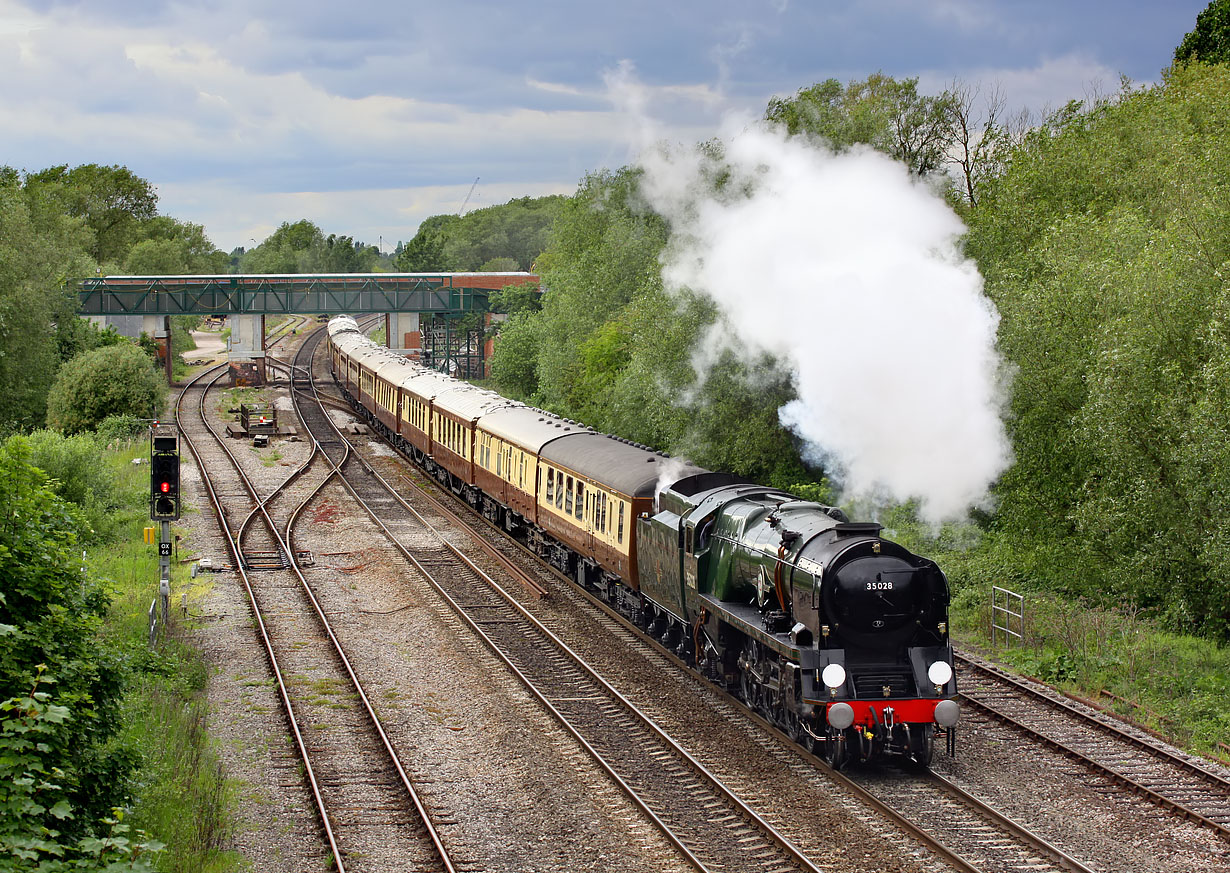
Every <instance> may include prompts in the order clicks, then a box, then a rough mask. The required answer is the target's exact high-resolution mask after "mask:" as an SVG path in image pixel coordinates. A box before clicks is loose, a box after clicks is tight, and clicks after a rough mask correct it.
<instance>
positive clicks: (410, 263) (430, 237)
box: [393, 215, 459, 273]
mask: <svg viewBox="0 0 1230 873" xmlns="http://www.w3.org/2000/svg"><path fill="white" fill-rule="evenodd" d="M458 220H459V219H458V218H457V216H456V215H433V216H431V217H430V218H425V219H423V222H422V224H420V225H419V229H418V232H417V233H415V235H414V238H413V239H412V240H410V242H408V243H406V244H405V245H404V246H403V247H402V249H401V251H400V252H398V253H397V255H396V257H394V258H393V266H394V267H395V268H396V269H397V270H400V271H401V272H403V273H438V272H443V271H445V270H447V269H448V260H447V259H446V258H445V255H444V242H445V240H446V238H447V234H448V230H449V228H450V227H452V225H453V224H455V223H456V222H457V221H458Z"/></svg>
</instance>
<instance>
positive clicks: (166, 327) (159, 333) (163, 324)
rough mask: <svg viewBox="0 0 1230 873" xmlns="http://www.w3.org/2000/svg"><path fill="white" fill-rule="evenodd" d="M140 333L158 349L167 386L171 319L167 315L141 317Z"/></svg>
mask: <svg viewBox="0 0 1230 873" xmlns="http://www.w3.org/2000/svg"><path fill="white" fill-rule="evenodd" d="M141 333H143V334H146V335H148V336H149V337H150V339H152V340H153V341H154V345H156V346H157V347H158V360H159V361H161V362H162V368H163V369H164V370H165V371H166V374H167V384H168V385H170V384H171V383H172V381H174V380H173V379H172V378H171V317H170V316H169V315H142V316H141Z"/></svg>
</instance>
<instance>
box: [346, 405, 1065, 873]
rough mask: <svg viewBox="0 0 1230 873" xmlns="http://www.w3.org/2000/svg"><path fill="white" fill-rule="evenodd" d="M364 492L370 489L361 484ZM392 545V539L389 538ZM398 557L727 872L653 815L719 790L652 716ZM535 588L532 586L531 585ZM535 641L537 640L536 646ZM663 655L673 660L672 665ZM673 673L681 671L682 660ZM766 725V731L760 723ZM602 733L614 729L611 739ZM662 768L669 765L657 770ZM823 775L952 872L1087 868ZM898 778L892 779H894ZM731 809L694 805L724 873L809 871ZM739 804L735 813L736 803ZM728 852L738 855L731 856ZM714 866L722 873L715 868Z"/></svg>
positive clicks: (940, 798)
mask: <svg viewBox="0 0 1230 873" xmlns="http://www.w3.org/2000/svg"><path fill="white" fill-rule="evenodd" d="M330 424H331V423H330ZM339 435H340V434H339ZM363 474H364V475H363V477H362V480H361V481H363V483H364V484H361V485H357V486H356V488H357V490H358V489H362V490H368V489H371V490H375V491H379V492H382V493H384V494H390V493H391V494H394V495H395V494H396V492H395V490H394V489H393V488H392V487H391V486H390V485H389V484H388V483H387V482H385V481H384V480H383V479H381V478H380V476H379V475H378V474H377V473H375V471H373V470H371V469H370V468H367V467H366V466H365V468H364V470H363ZM403 478H404V477H403ZM407 481H408V482H409V481H410V480H407ZM369 482H374V483H376V484H374V485H369V484H367V483H369ZM412 484H413V483H412ZM415 493H416V494H421V495H422V496H423V497H425V498H427V499H428V500H429V501H430V503H431V505H432V509H433V511H435V512H439V513H441V514H443V515H445V516H446V517H447V518H448V519H449V520H450V521H451V522H453V523H454V524H456V525H458V526H460V527H462V528H464V529H470V530H475V529H486V530H492V531H493V530H495V528H494V526H492V525H490V524H489V523H487V522H486V521H485V520H483V519H481V518H479V517H477V516H475V515H473V513H469V512H465V511H463V512H462V513H460V514H459V513H456V512H454V511H453V510H452V509H450V508H449V507H447V506H445V504H444V503H443V502H441V501H440V500H438V499H436V498H434V497H432V496H431V495H430V494H429V493H428V492H425V491H422V490H420V489H415ZM382 499H383V498H382ZM397 500H398V502H399V503H400V504H401V505H402V507H403V508H404V509H405V510H406V511H408V512H410V513H413V514H415V515H416V517H418V518H419V520H420V521H421V523H422V524H428V523H427V521H426V520H425V519H422V517H421V516H418V514H417V512H416V511H415V510H413V509H411V508H410V507H409V506H408V505H407V504H406V503H405V501H404V500H402V499H401V498H400V497H397ZM372 516H373V519H375V520H376V521H377V523H378V524H382V526H386V527H387V526H388V524H386V523H391V524H392V525H394V526H396V525H399V524H401V523H402V522H401V521H400V520H398V519H390V518H388V517H384V518H382V517H381V516H380V515H378V514H377V513H375V512H373V513H372ZM390 530H391V528H390ZM392 536H393V538H394V539H395V540H396V535H392ZM476 541H477V542H479V543H481V544H482V547H483V548H484V550H485V551H486V552H487V553H488V554H489V555H491V556H492V557H493V558H495V559H496V560H498V561H500V562H501V563H502V564H504V565H505V569H510V571H511V572H512V575H513V576H514V577H515V578H520V579H528V578H529V577H528V575H527V574H526V573H525V572H524V571H522V570H520V569H519V568H516V567H511V568H510V567H509V566H508V565H509V563H510V562H509V559H508V558H507V557H506V556H505V555H503V553H502V552H501V551H500V550H499V549H496V548H495V547H494V546H492V545H491V544H490V543H488V542H487V538H486V537H484V536H482V535H481V534H479V535H477V536H476ZM518 548H519V546H518ZM404 551H405V553H406V555H407V558H408V559H409V560H411V561H412V562H413V563H415V564H416V566H419V567H420V569H421V570H422V571H423V572H424V573H425V574H426V575H428V576H429V577H431V578H432V579H433V580H435V581H433V582H432V584H433V586H434V587H436V588H437V590H438V591H440V592H441V594H443V595H444V596H445V597H446V599H447V600H448V601H449V603H450V605H451V606H452V608H453V609H454V611H456V612H457V613H458V615H460V616H461V617H462V618H463V620H465V621H466V623H467V624H468V625H469V626H470V627H471V629H472V630H473V631H474V632H475V633H476V634H477V635H479V636H480V637H481V638H482V639H483V640H484V642H485V643H486V644H487V645H488V646H489V647H490V648H492V649H493V650H494V651H496V652H497V654H499V655H500V657H501V658H503V659H504V660H505V662H506V663H507V664H508V665H509V667H510V668H511V669H512V670H513V672H514V673H515V674H516V675H518V676H519V678H521V679H522V681H523V682H525V683H526V684H527V686H528V687H530V688H531V691H532V692H533V693H534V694H535V695H536V696H537V697H538V698H539V700H540V701H541V702H542V703H543V704H544V705H545V706H546V707H547V708H548V710H549V711H550V712H551V713H552V714H553V715H554V716H555V717H556V718H557V719H558V720H559V721H560V722H561V723H562V724H564V725H565V727H566V728H567V729H568V730H569V731H570V732H571V733H572V734H573V736H574V737H576V738H577V740H578V741H579V742H581V744H582V745H583V746H584V748H585V749H586V750H587V751H588V752H589V753H590V754H591V755H592V756H594V757H595V759H596V760H598V761H599V762H600V764H601V765H602V766H603V767H604V769H606V770H607V772H608V773H609V774H610V775H611V776H612V778H613V779H614V780H615V781H616V782H617V783H618V784H619V785H620V786H621V787H622V788H623V789H624V790H625V791H628V792H630V793H631V794H633V795H636V796H639V797H640V799H639V800H637V801H636V802H637V803H638V804H639V805H641V806H642V809H644V810H645V811H646V813H647V814H648V815H650V816H651V817H652V819H653V820H654V821H655V823H656V824H657V825H658V826H659V828H660V829H662V830H663V832H664V833H666V834H667V835H668V839H670V840H671V841H672V842H674V843H675V844H676V845H677V846H679V847H680V849H681V851H685V852H686V853H687V856H688V857H689V860H691V861H693V863H697V864H701V865H704V866H701V867H700V869H728V867H727V866H724V864H729V863H730V858H731V857H732V856H730V855H729V850H727V849H724V848H723V849H721V850H720V851H719V852H718V853H716V854H717V857H713V858H710V859H706V858H701V857H695V856H694V855H693V854H692V853H691V850H690V849H688V848H687V847H688V846H689V845H705V846H707V847H709V848H713V847H714V843H713V840H712V838H711V837H710V838H706V837H703V836H702V835H701V832H700V831H698V826H699V825H700V824H702V823H700V822H695V821H692V822H680V821H677V820H670V819H668V818H667V817H665V816H659V815H658V814H657V813H656V812H655V810H656V809H663V810H667V811H669V813H670V814H671V815H672V816H674V817H675V819H677V818H678V815H679V813H680V810H681V809H686V808H688V807H689V806H695V804H696V799H697V797H698V796H704V795H705V794H708V793H709V792H711V791H712V787H711V786H712V785H713V784H717V785H718V786H721V783H720V782H718V780H717V779H716V777H713V776H712V775H711V774H708V771H706V770H705V769H704V767H703V766H702V765H701V764H700V763H699V762H697V761H695V759H693V758H692V756H691V755H689V754H688V753H687V752H686V751H684V750H683V749H682V748H680V747H679V746H678V745H677V744H675V743H674V741H673V740H670V739H669V738H665V744H666V747H665V748H663V746H662V744H663V738H664V737H665V735H664V734H662V735H661V736H659V737H653V736H651V735H652V734H653V733H654V732H655V731H656V728H654V727H653V721H652V719H651V718H649V717H648V716H646V715H645V714H643V713H641V712H640V711H639V710H637V709H636V707H635V706H634V705H633V704H631V703H630V702H629V701H626V700H625V699H624V698H622V697H621V696H620V695H618V692H615V691H614V689H612V688H610V686H609V685H608V684H607V683H606V682H605V681H604V680H602V679H601V678H600V677H598V676H597V675H596V674H595V673H594V672H593V671H592V670H590V669H589V668H588V666H587V665H584V662H583V661H582V660H581V658H580V657H579V656H577V655H575V654H572V653H571V651H570V650H569V649H568V647H567V646H566V644H565V643H564V642H563V641H561V640H559V639H558V638H557V637H555V635H554V634H552V633H551V631H549V630H547V629H546V628H545V627H542V626H541V625H539V624H538V623H537V621H536V620H534V619H533V618H532V617H531V616H529V615H528V613H526V612H525V610H524V609H522V608H521V607H520V606H519V605H517V604H516V603H515V601H514V600H513V599H512V598H511V596H509V595H507V594H506V593H504V592H503V591H502V589H499V588H498V586H496V585H495V583H494V582H493V581H492V580H490V578H489V577H487V576H486V574H485V573H483V572H482V571H481V570H478V568H473V567H472V570H473V572H472V573H471V574H469V575H468V576H467V575H466V574H458V572H457V570H456V567H455V565H454V564H453V563H452V562H451V561H443V562H440V561H439V560H438V559H436V558H434V557H424V556H422V555H420V556H418V557H416V556H415V555H412V554H410V552H409V550H404ZM552 572H554V571H552ZM459 575H460V576H464V577H465V578H466V581H465V582H464V583H459V582H458V577H459ZM554 575H556V576H557V577H559V578H560V579H561V580H563V581H564V582H566V583H567V584H569V585H572V580H568V579H565V578H564V577H563V576H561V575H560V574H557V573H556V574H554ZM445 579H447V580H450V581H449V582H448V583H447V587H448V590H446V585H445V583H443V582H441V581H440V580H445ZM533 585H534V587H537V583H533ZM527 587H528V586H527ZM493 591H495V592H497V593H499V594H501V595H502V597H501V599H502V600H503V602H501V599H493V598H492V596H491V594H492V592H493ZM585 594H586V596H587V597H589V599H590V600H591V601H592V602H593V603H594V604H596V605H598V606H600V607H601V608H602V609H603V611H604V612H605V613H606V614H607V615H609V616H610V617H611V618H613V619H615V620H616V621H617V622H618V623H619V624H620V625H622V626H623V627H625V628H626V629H628V630H630V631H633V632H635V631H636V630H637V629H636V628H634V627H633V626H632V625H630V624H629V623H628V622H626V621H625V620H624V619H623V617H622V616H619V615H618V614H617V613H615V612H614V611H613V610H610V609H609V608H608V607H607V606H606V605H605V604H603V603H602V602H601V601H600V600H598V599H596V598H593V597H592V596H591V595H589V593H588V592H585ZM518 615H519V616H520V618H519V617H518ZM522 619H528V620H529V621H530V622H532V624H533V625H535V626H536V628H535V631H534V632H533V633H532V634H530V635H529V636H527V634H526V630H525V627H524V623H523V621H522ZM535 636H538V637H540V639H538V640H536V639H534V637H535ZM544 642H546V643H549V644H550V645H551V646H553V647H554V652H552V653H550V657H549V658H548V659H546V660H543V659H542V657H541V653H542V652H543V651H544V650H546V648H547V646H546V645H544V644H543V643H544ZM668 657H671V659H672V660H676V661H677V659H674V658H673V656H668ZM678 663H679V664H680V666H683V665H682V662H681V661H679V662H678ZM576 665H580V666H581V667H582V668H583V669H582V672H581V674H574V672H573V670H574V669H575V667H576ZM749 712H751V711H750V710H749ZM764 724H765V725H766V726H767V722H766V723H764ZM644 725H648V726H649V734H650V736H645V735H643V734H644V727H643V726H644ZM612 726H615V727H616V728H617V729H616V730H614V731H611V727H612ZM657 733H659V734H660V733H661V732H660V731H659V732H657ZM612 738H613V739H614V747H613V746H612V742H611V739H612ZM783 739H785V738H784V737H783ZM787 742H788V740H787ZM796 748H797V747H796ZM808 760H810V761H811V762H812V763H813V764H817V763H819V762H818V761H816V759H812V758H810V757H809V758H808ZM668 761H669V762H670V763H669V764H664V763H663V762H668ZM646 763H648V764H649V768H650V769H649V772H645V769H644V765H645V764H646ZM664 772H665V773H667V774H668V775H669V777H670V778H669V781H670V782H672V783H675V784H676V785H681V786H682V787H683V791H684V793H683V795H682V799H681V800H676V799H674V798H672V797H669V796H662V795H659V794H655V793H653V791H654V790H653V788H652V786H653V784H654V781H655V780H656V779H658V778H660V776H661V774H662V773H664ZM692 774H699V775H701V776H702V777H706V778H702V779H701V780H699V784H686V783H684V781H683V777H684V776H685V775H692ZM830 775H831V776H832V777H833V778H835V779H837V780H838V781H839V782H842V783H843V784H844V785H845V787H846V788H847V789H849V790H850V791H851V792H852V793H853V794H855V795H856V796H858V797H860V798H862V799H863V800H864V802H865V803H867V804H868V806H870V807H871V808H872V809H874V810H876V811H877V812H878V813H879V814H881V815H883V816H884V817H886V818H888V819H889V820H891V821H893V822H894V823H896V824H897V825H898V826H900V827H901V828H902V829H903V830H904V831H906V832H907V833H908V834H910V835H911V836H912V837H913V838H915V839H917V840H918V841H919V842H921V843H922V844H924V845H925V846H926V847H927V848H928V849H929V850H930V851H932V852H934V853H935V854H936V855H938V856H939V857H940V858H942V859H944V860H945V861H946V862H947V863H948V864H950V865H951V866H952V867H953V868H954V869H957V870H961V871H965V873H973V871H982V873H987V871H1000V870H1003V871H1009V870H1020V869H1029V870H1036V871H1050V870H1055V871H1060V870H1066V871H1073V873H1088V868H1087V867H1085V866H1084V865H1083V864H1082V863H1081V862H1080V861H1078V860H1077V859H1076V858H1074V857H1072V856H1071V855H1068V854H1067V853H1065V852H1063V851H1062V850H1061V849H1059V848H1057V847H1055V846H1053V845H1051V844H1050V843H1048V842H1047V841H1046V840H1044V839H1043V838H1041V837H1039V836H1037V835H1035V834H1033V833H1031V832H1030V831H1028V830H1027V829H1026V828H1024V827H1022V826H1021V825H1019V824H1016V823H1015V822H1013V821H1011V820H1010V819H1008V818H1007V817H1006V816H1004V815H1002V814H1001V813H999V812H998V811H996V810H994V809H993V808H991V807H989V806H988V805H986V804H985V803H983V802H982V801H980V800H978V799H977V798H975V797H973V796H972V795H970V794H968V793H967V792H965V791H963V790H962V789H961V788H959V787H958V786H956V785H954V784H953V783H951V782H948V781H947V780H945V779H944V778H943V777H942V776H939V775H938V774H932V773H928V774H926V776H925V778H923V779H922V780H918V779H907V780H905V781H902V780H901V779H899V778H898V779H896V780H891V779H890V780H884V782H883V784H882V785H880V786H878V790H875V789H873V788H870V787H868V786H866V785H864V784H861V783H860V782H859V781H858V780H854V779H850V778H849V777H847V776H846V775H845V774H840V773H831V774H830ZM896 775H897V776H898V777H899V776H900V775H901V774H896ZM689 781H690V782H695V781H696V780H694V779H692V780H689ZM705 782H710V785H708V786H707V785H705V784H704V783H705ZM890 786H891V787H890ZM735 801H737V798H736V797H735V795H734V793H733V792H730V791H728V790H727V789H725V787H724V786H721V791H719V792H718V793H717V794H715V795H713V796H712V797H711V798H709V799H706V800H703V801H702V802H701V809H702V816H705V815H706V814H707V815H708V819H709V821H710V824H711V823H712V821H714V820H715V818H714V816H713V815H712V813H713V812H717V813H718V815H717V816H716V821H719V822H725V823H726V824H727V825H728V826H729V825H733V827H734V829H735V830H734V834H735V836H736V844H740V843H743V844H747V843H754V845H755V848H754V850H753V856H757V855H758V856H759V857H754V862H755V866H752V867H750V868H749V867H748V866H747V864H746V863H738V864H733V865H732V867H731V868H733V869H761V868H763V869H792V868H787V867H783V864H784V863H788V862H789V860H790V857H791V856H794V857H795V861H796V863H802V864H804V865H806V866H804V869H814V868H813V866H812V862H811V861H810V860H807V859H805V858H802V856H801V854H800V853H798V850H797V849H794V847H793V846H790V845H789V843H786V842H785V841H784V838H783V839H782V843H781V845H785V846H788V847H789V851H788V852H787V853H786V857H785V858H779V857H777V856H776V853H774V852H773V849H772V845H771V844H772V842H773V840H765V836H766V835H768V836H776V831H774V830H773V829H772V828H771V826H769V825H768V824H767V822H765V823H764V824H763V825H756V826H755V827H753V825H754V823H755V819H757V818H760V817H759V816H758V815H757V814H756V813H755V812H753V811H752V810H751V809H750V808H748V809H747V811H746V812H744V813H742V814H740V811H739V810H738V809H737V808H736V807H735V805H734V803H735ZM739 804H740V805H742V804H741V801H740V802H739ZM706 811H707V813H706ZM761 820H762V821H763V819H761ZM922 821H925V822H928V823H929V825H930V826H929V827H927V828H923V827H921V826H920V825H919V824H918V822H922ZM757 830H759V831H760V833H759V834H756V831H757ZM698 837H699V842H698ZM738 848H739V846H738V845H736V849H738ZM693 859H694V860H693ZM715 863H716V864H723V866H713V865H714V864H715ZM761 865H767V866H763V867H762V866H761ZM826 866H827V865H826Z"/></svg>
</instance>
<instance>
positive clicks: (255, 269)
mask: <svg viewBox="0 0 1230 873" xmlns="http://www.w3.org/2000/svg"><path fill="white" fill-rule="evenodd" d="M237 251H238V250H237ZM381 262H382V261H381V256H380V252H379V250H378V249H377V248H376V247H375V246H369V245H367V244H366V243H362V242H355V241H354V239H353V238H352V237H349V236H340V235H338V234H329V236H327V237H326V236H325V234H324V231H322V230H321V229H320V228H319V227H317V226H316V225H315V224H314V223H312V222H311V221H308V220H307V219H303V220H301V221H296V222H293V223H292V222H282V225H281V226H280V227H279V228H278V229H277V230H275V231H274V232H273V233H272V234H270V235H269V237H268V238H267V239H266V240H265V241H264V242H262V243H261V244H260V245H258V246H256V247H255V248H253V249H250V250H248V251H246V252H243V253H242V254H241V255H240V256H239V263H238V270H239V272H243V273H374V272H377V271H378V267H379V266H380V265H381Z"/></svg>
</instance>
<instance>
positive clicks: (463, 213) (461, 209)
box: [457, 176, 480, 216]
mask: <svg viewBox="0 0 1230 873" xmlns="http://www.w3.org/2000/svg"><path fill="white" fill-rule="evenodd" d="M479 178H480V177H479V176H475V177H474V184H473V185H471V186H470V191H469V193H468V194H466V199H465V200H462V201H461V208H460V209H458V210H457V215H458V216H462V215H465V211H466V204H467V203H469V202H470V197H471V195H473V194H474V189H475V188H477V187H478V180H479Z"/></svg>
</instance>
